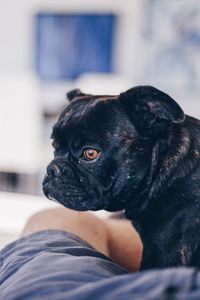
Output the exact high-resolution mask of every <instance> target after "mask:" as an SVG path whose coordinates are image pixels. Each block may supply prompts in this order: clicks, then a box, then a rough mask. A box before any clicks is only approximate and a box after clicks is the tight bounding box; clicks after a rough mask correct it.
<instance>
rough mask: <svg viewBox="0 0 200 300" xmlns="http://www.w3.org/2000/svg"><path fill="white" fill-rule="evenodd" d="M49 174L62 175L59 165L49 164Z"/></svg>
mask: <svg viewBox="0 0 200 300" xmlns="http://www.w3.org/2000/svg"><path fill="white" fill-rule="evenodd" d="M47 174H48V175H49V176H55V177H59V176H60V175H61V172H60V169H59V167H58V166H57V165H55V164H54V165H49V166H48V167H47Z"/></svg>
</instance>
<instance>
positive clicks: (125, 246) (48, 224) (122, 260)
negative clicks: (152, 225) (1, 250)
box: [21, 207, 142, 272]
mask: <svg viewBox="0 0 200 300" xmlns="http://www.w3.org/2000/svg"><path fill="white" fill-rule="evenodd" d="M46 229H60V230H64V231H67V232H70V233H73V234H75V235H76V236H78V237H80V238H81V239H83V240H85V241H86V242H88V243H89V244H90V245H92V246H93V247H94V248H95V249H96V250H98V251H99V252H101V253H103V254H105V255H107V256H109V257H110V258H111V259H112V260H113V261H115V262H116V263H117V264H119V265H121V266H123V267H124V268H126V269H127V270H128V271H130V272H133V271H138V269H139V266H140V262H141V255H142V243H141V240H140V238H139V235H138V234H137V232H136V231H135V229H134V228H133V226H132V225H131V223H130V222H129V221H127V220H114V219H109V220H101V219H99V218H98V217H96V216H95V215H93V214H91V213H89V212H77V211H72V210H69V209H67V208H63V207H61V208H52V209H48V210H44V211H41V212H38V213H36V214H35V215H33V216H32V217H31V218H30V219H29V221H28V222H27V224H26V226H25V228H24V230H23V232H22V235H21V236H25V235H27V234H30V233H33V232H37V231H41V230H46Z"/></svg>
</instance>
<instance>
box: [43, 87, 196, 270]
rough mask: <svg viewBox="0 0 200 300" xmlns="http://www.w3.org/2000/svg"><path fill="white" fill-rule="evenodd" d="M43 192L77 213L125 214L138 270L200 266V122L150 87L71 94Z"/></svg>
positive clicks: (57, 127) (55, 136) (56, 134)
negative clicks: (139, 253)
mask: <svg viewBox="0 0 200 300" xmlns="http://www.w3.org/2000/svg"><path fill="white" fill-rule="evenodd" d="M68 97H69V101H70V104H69V105H68V106H67V107H66V108H65V110H64V111H63V112H62V113H61V115H60V117H59V119H58V121H57V123H56V124H55V126H54V128H53V133H52V139H53V146H54V149H55V152H54V160H53V161H52V162H51V163H50V164H49V166H48V167H47V175H46V176H45V179H44V183H43V189H44V193H45V195H46V196H47V197H48V198H49V199H55V200H57V201H59V202H60V203H62V204H63V205H64V206H66V207H68V208H72V209H75V210H80V211H81V210H99V209H106V210H109V211H117V210H124V211H125V215H126V217H127V218H129V219H130V220H132V222H133V224H134V226H135V227H136V229H137V230H138V232H139V234H140V236H141V238H142V242H143V246H144V251H143V259H142V264H141V269H147V268H160V267H174V266H183V265H186V266H199V265H200V121H199V120H196V119H194V118H192V117H189V116H186V115H185V114H184V112H183V111H182V109H181V108H180V106H179V105H178V104H177V103H176V102H175V101H174V100H173V99H172V98H171V97H170V96H168V95H167V94H165V93H163V92H161V91H159V90H157V89H156V88H153V87H150V86H138V87H134V88H132V89H130V90H128V91H126V92H124V93H122V94H120V95H119V96H93V95H88V94H83V93H82V92H81V91H80V90H74V91H72V92H70V93H69V96H68Z"/></svg>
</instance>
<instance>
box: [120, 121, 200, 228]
mask: <svg viewBox="0 0 200 300" xmlns="http://www.w3.org/2000/svg"><path fill="white" fill-rule="evenodd" d="M194 121H196V120H194V119H193V118H190V117H186V121H185V122H184V123H183V124H181V125H179V126H173V127H171V128H170V130H169V131H168V133H167V138H166V136H165V137H164V139H163V140H164V141H165V143H163V141H162V139H161V140H158V141H157V142H156V143H155V145H154V147H153V151H152V165H151V168H150V170H149V174H148V175H147V176H146V179H145V182H143V183H142V187H141V191H140V192H139V193H138V194H137V195H136V199H134V201H133V204H132V202H129V203H128V205H127V207H126V210H125V214H126V216H127V218H129V219H131V220H134V221H136V220H138V221H139V223H141V220H142V218H141V217H142V216H143V217H144V216H145V215H148V214H151V215H152V213H153V211H157V209H156V208H157V207H159V208H160V213H161V214H162V207H166V206H168V205H169V208H170V207H171V205H170V203H172V204H174V205H180V206H183V205H185V202H186V204H187V201H184V199H187V198H188V196H189V198H190V199H191V198H194V199H195V198H199V197H200V195H199V194H198V193H196V194H195V189H194V188H192V186H194V184H195V182H194V181H195V176H194V177H192V176H191V175H192V174H195V172H200V168H199V166H200V138H199V136H197V132H196V134H195V133H194V132H193V131H190V122H194ZM197 122H198V121H197ZM197 127H198V132H200V124H199V122H198V126H197ZM177 141H178V142H177ZM197 177H198V176H197ZM185 185H187V190H185V192H184V194H183V193H181V189H182V188H183V187H184V186H185ZM190 186H191V188H190ZM179 187H180V189H179ZM187 193H189V194H187ZM192 193H193V194H194V195H192ZM172 206H173V205H172ZM155 209H156V210H155Z"/></svg>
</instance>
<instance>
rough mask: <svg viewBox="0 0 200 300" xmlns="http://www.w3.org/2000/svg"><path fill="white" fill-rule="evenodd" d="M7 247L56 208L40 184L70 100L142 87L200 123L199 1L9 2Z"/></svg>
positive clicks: (2, 230)
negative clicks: (39, 215)
mask: <svg viewBox="0 0 200 300" xmlns="http://www.w3.org/2000/svg"><path fill="white" fill-rule="evenodd" d="M0 5H1V10H0V45H1V46H0V246H1V245H4V244H5V243H7V242H8V241H11V240H12V239H14V238H15V237H16V235H17V234H18V233H19V232H20V230H21V229H22V227H23V225H24V223H25V221H26V220H27V218H28V216H30V215H31V214H32V213H33V212H35V211H37V210H39V209H41V208H44V207H48V206H51V205H53V204H51V202H50V201H48V200H46V199H45V198H43V196H42V189H41V183H42V179H43V176H44V173H45V168H46V165H47V163H48V162H49V161H50V160H51V158H52V152H53V151H52V148H51V141H50V135H51V129H52V125H53V124H54V122H55V120H56V118H57V116H58V114H59V113H60V111H61V110H62V108H63V107H64V106H65V105H66V104H67V100H66V97H65V94H66V92H68V91H69V90H70V89H73V88H77V87H78V88H81V89H82V91H83V92H87V93H99V94H105V93H106V94H117V93H119V92H121V91H124V90H125V89H128V88H130V87H132V86H134V85H138V84H151V85H154V86H155V87H157V88H160V89H162V90H163V91H165V92H167V93H169V94H170V95H171V96H172V97H173V98H174V99H175V100H176V101H177V102H179V103H180V105H181V106H182V107H183V108H184V110H185V112H186V113H187V114H190V115H193V116H195V117H197V118H199V117H200V99H199V98H200V97H199V94H200V1H199V0H181V1H180V0H123V1H122V0H105V1H104V0H56V1H53V0H40V1H38V0H29V1H26V0H18V1H17V2H13V1H11V0H0Z"/></svg>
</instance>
